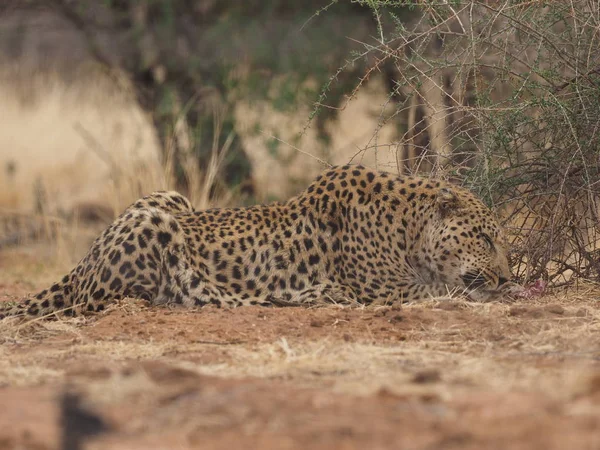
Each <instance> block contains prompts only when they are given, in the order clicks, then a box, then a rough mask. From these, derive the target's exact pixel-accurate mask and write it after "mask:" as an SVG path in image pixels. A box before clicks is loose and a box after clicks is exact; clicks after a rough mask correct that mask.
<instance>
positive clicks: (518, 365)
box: [0, 244, 600, 450]
mask: <svg viewBox="0 0 600 450" xmlns="http://www.w3.org/2000/svg"><path fill="white" fill-rule="evenodd" d="M59 253H60V252H58V253H57V248H56V246H52V247H49V246H48V245H44V244H31V245H28V246H21V247H17V248H13V249H6V250H4V251H2V252H0V301H5V300H14V299H16V298H19V297H20V296H22V295H24V294H26V293H27V292H30V291H32V290H36V289H38V288H42V287H45V285H46V284H48V283H50V282H51V281H52V280H54V279H55V278H58V277H59V276H61V275H62V272H63V270H65V267H66V266H67V264H66V263H65V264H61V263H58V262H56V257H55V256H56V255H57V254H59ZM69 264H70V263H69ZM599 298H600V289H598V288H596V287H594V286H585V287H580V288H579V289H578V290H575V289H572V290H570V291H568V292H566V293H565V292H557V293H554V294H550V295H547V296H546V297H544V298H541V299H536V300H535V301H532V300H521V301H519V302H518V303H513V304H502V303H491V304H476V303H470V302H465V301H461V300H457V301H455V302H446V303H439V302H425V303H421V304H417V305H409V306H402V307H398V306H395V307H384V306H378V307H367V308H363V309H342V308H337V307H327V308H318V309H300V308H287V309H267V308H259V307H248V308H239V309H235V310H219V309H212V308H205V309H203V310H201V311H183V310H168V309H164V308H147V307H146V306H145V305H144V304H143V303H141V302H137V301H133V300H132V301H124V302H121V303H119V304H117V305H115V306H114V307H112V308H110V309H109V310H108V311H106V312H105V313H104V314H101V315H98V316H95V317H87V318H79V319H68V320H60V321H36V322H33V323H30V324H23V323H22V322H18V321H15V320H7V321H3V322H0V343H1V344H0V405H1V406H0V449H2V450H4V449H13V448H27V449H39V450H42V449H58V448H61V447H60V435H61V433H62V430H63V428H64V427H65V426H74V427H75V428H77V429H80V430H81V429H83V428H85V426H86V425H85V424H86V423H87V424H89V423H92V424H93V422H94V420H92V419H89V418H88V419H85V417H84V416H83V415H81V416H79V415H78V413H77V411H75V413H74V415H73V414H71V416H70V418H69V419H68V421H69V424H65V421H64V420H63V419H61V412H60V411H61V409H60V404H61V398H63V397H64V393H65V392H67V391H68V392H71V393H75V394H77V395H79V397H80V403H81V408H82V409H83V410H85V411H87V413H89V414H92V415H94V416H97V417H99V418H101V420H102V421H104V422H105V424H106V425H107V427H108V431H107V432H106V433H104V434H100V435H98V436H95V437H91V438H89V439H87V438H86V439H87V440H85V442H84V443H83V445H82V447H81V448H86V449H187V448H202V449H209V448H217V449H231V448H247V449H259V448H260V449H308V448H311V449H312V448H316V449H363V448H369V449H392V448H406V449H482V448H486V449H487V448H492V449H496V448H497V449H500V448H506V449H508V448H510V449H598V448H600V312H599V310H598V299H599ZM86 420H87V422H86ZM90 420H91V422H90ZM92 428H93V426H92Z"/></svg>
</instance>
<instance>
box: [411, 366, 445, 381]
mask: <svg viewBox="0 0 600 450" xmlns="http://www.w3.org/2000/svg"><path fill="white" fill-rule="evenodd" d="M441 379H442V375H441V374H440V371H439V370H437V369H426V370H421V371H420V372H417V373H416V374H415V375H414V377H413V379H412V381H413V383H419V384H424V383H435V382H437V381H440V380H441Z"/></svg>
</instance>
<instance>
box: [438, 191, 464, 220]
mask: <svg viewBox="0 0 600 450" xmlns="http://www.w3.org/2000/svg"><path fill="white" fill-rule="evenodd" d="M435 203H436V206H437V209H438V211H439V212H440V213H441V215H442V216H447V215H448V214H450V213H452V211H455V210H457V209H458V206H459V202H458V196H457V195H456V193H455V192H454V191H453V190H452V189H450V188H441V189H440V191H439V192H438V194H437V198H436V199H435Z"/></svg>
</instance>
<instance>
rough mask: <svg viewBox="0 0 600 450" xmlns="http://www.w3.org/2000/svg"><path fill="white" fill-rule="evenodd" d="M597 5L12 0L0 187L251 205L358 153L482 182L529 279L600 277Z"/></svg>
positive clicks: (70, 203)
mask: <svg viewBox="0 0 600 450" xmlns="http://www.w3.org/2000/svg"><path fill="white" fill-rule="evenodd" d="M598 11H600V8H599V4H598V2H597V1H590V0H573V1H571V2H568V3H566V2H564V3H563V2H523V1H516V0H510V1H509V0H505V1H489V2H475V1H453V2H434V1H426V0H423V1H400V0H396V1H394V0H346V1H342V0H339V1H336V0H334V1H327V0H325V1H323V0H307V1H304V2H289V1H284V0H262V1H258V0H246V1H244V2H238V1H234V0H195V1H194V0H170V1H168V0H103V1H96V0H94V1H92V0H37V1H36V0H13V1H11V0H9V1H5V2H3V3H2V4H1V5H0V36H2V39H0V95H2V96H3V98H5V99H7V100H6V108H5V109H4V111H3V113H2V114H3V115H4V117H2V119H3V120H2V121H1V123H2V124H3V125H2V126H1V127H2V128H0V148H2V151H1V152H0V155H2V157H3V161H2V162H1V163H2V164H4V170H3V172H2V173H3V178H2V179H0V184H1V186H0V188H1V189H2V192H3V194H2V196H1V197H2V198H0V205H1V206H2V207H4V208H5V209H6V210H11V211H18V213H19V214H20V216H19V217H22V216H23V215H25V216H27V215H28V214H30V213H31V214H45V215H46V216H47V215H48V214H51V215H53V217H56V218H58V219H57V220H59V221H60V220H62V219H61V218H63V217H66V218H68V217H71V216H72V215H73V214H75V212H77V214H79V215H81V214H83V215H84V216H85V215H86V214H87V215H90V216H98V212H97V211H98V210H99V208H100V207H99V204H100V203H105V204H108V207H109V208H108V211H105V215H106V216H111V215H114V214H115V213H116V212H117V211H119V210H120V209H122V208H123V207H124V206H125V205H126V204H127V203H128V202H129V201H131V200H132V199H134V198H135V197H137V196H139V195H142V194H144V193H147V192H149V191H150V190H154V189H157V188H175V189H179V190H181V191H183V192H185V193H186V194H187V195H189V196H190V197H191V199H192V200H193V202H194V203H195V204H196V205H198V206H200V207H204V206H208V205H212V204H219V205H227V204H244V203H245V204H248V203H252V202H254V201H268V200H273V199H284V198H286V197H288V196H289V195H293V194H294V193H296V192H298V191H299V190H300V189H302V188H303V187H304V186H306V184H307V183H308V182H309V181H310V179H311V178H312V177H313V176H314V175H315V174H316V173H318V172H319V171H320V170H321V169H322V167H323V164H327V163H332V164H341V163H347V162H353V163H358V162H361V163H364V164H367V165H369V166H372V167H377V168H381V169H384V170H390V171H393V172H397V173H402V174H407V173H425V174H431V175H433V176H438V177H445V178H450V179H453V180H454V181H456V182H457V183H463V184H466V185H468V186H469V187H470V188H471V189H473V190H475V191H476V192H478V193H479V194H480V195H481V196H482V198H484V200H485V201H486V202H487V203H488V204H489V205H490V206H492V207H494V208H495V209H496V210H497V211H498V213H499V214H500V216H501V217H502V220H503V221H504V223H505V224H506V226H507V229H508V230H509V240H510V242H511V245H512V248H513V254H512V257H513V263H514V267H515V271H516V274H517V276H518V277H519V278H520V279H521V280H522V281H528V280H533V279H539V278H544V279H546V280H548V281H551V282H553V283H555V284H562V283H568V282H572V281H573V280H575V279H577V278H588V279H598V278H600V262H599V255H598V251H597V243H598V231H599V230H598V223H599V220H598V219H599V217H598V215H599V213H600V211H599V209H598V193H599V191H598V189H599V188H598V184H599V181H600V180H599V178H598V175H599V174H598V165H599V164H600V154H599V152H598V149H599V142H598V130H599V129H600V126H599V125H600V113H599V112H600V95H599V94H600V54H599V52H600V46H599V45H598V40H599V39H600V36H599V35H598V29H600V13H599V12H598ZM90 186H91V187H90ZM90 204H93V206H94V207H90ZM100 209H101V208H100ZM74 211H75V212H74ZM19 220H20V219H19ZM13 222H15V221H13ZM15 223H20V222H19V221H18V220H17V221H16V222H15ZM15 226H16V225H15ZM11 236H12V235H11ZM13 241H15V239H14V238H13V237H10V236H9V239H8V241H6V242H13ZM0 245H1V241H0Z"/></svg>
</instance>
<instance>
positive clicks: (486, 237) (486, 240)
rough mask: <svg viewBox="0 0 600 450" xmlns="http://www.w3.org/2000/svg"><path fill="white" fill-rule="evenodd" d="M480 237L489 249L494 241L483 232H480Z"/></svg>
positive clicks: (492, 246)
mask: <svg viewBox="0 0 600 450" xmlns="http://www.w3.org/2000/svg"><path fill="white" fill-rule="evenodd" d="M481 238H482V239H483V241H484V242H485V244H486V245H487V246H488V248H489V249H490V250H491V249H493V248H494V241H492V238H491V237H489V236H488V235H487V234H485V233H481Z"/></svg>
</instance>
